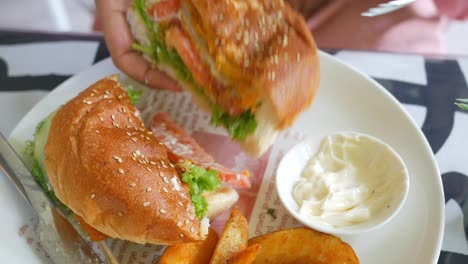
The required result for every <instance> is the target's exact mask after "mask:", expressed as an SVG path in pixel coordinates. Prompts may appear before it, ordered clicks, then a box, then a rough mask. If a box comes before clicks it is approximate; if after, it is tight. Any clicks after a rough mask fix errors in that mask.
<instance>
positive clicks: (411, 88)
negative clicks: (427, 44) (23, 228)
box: [0, 31, 468, 264]
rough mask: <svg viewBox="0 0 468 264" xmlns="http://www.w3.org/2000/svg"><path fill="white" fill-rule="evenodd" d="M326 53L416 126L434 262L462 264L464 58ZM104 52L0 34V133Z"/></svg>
mask: <svg viewBox="0 0 468 264" xmlns="http://www.w3.org/2000/svg"><path fill="white" fill-rule="evenodd" d="M330 53H332V54H333V55H334V56H335V57H337V58H339V59H340V60H343V61H345V62H347V63H349V64H351V65H353V66H355V67H356V68H358V69H360V70H361V71H363V72H365V73H367V74H369V75H370V76H371V77H373V78H374V79H376V80H377V81H378V82H379V83H380V84H382V85H383V86H384V87H385V88H386V89H388V91H390V92H391V93H392V94H393V95H394V96H395V97H396V98H397V99H398V100H399V101H400V102H401V103H402V104H403V106H404V108H405V109H406V110H407V111H408V112H409V113H410V115H411V116H412V118H413V119H414V120H415V121H416V123H417V124H418V125H419V126H420V127H421V129H422V131H423V132H424V134H425V136H426V137H427V139H428V141H429V143H430V145H431V147H432V150H433V152H434V154H435V157H436V159H437V162H438V165H439V167H440V170H441V177H442V181H443V184H444V192H445V203H446V208H445V234H444V239H443V244H442V252H441V255H440V258H439V263H444V264H453V263H459V264H461V263H468V241H467V238H466V237H467V233H468V203H467V202H466V201H467V199H468V197H467V194H468V158H467V155H466V153H468V112H467V111H463V110H460V109H458V108H457V107H456V106H455V105H454V104H453V103H454V101H455V98H460V97H464V98H468V85H467V83H468V58H467V57H459V58H437V59H435V58H424V57H422V56H418V55H409V54H406V55H405V54H388V53H375V52H362V51H359V52H358V51H348V50H340V51H332V52H330ZM51 54H52V55H51ZM108 56H109V53H108V51H107V49H106V46H105V43H104V41H103V39H102V37H101V36H80V35H64V34H61V35H56V34H41V33H27V32H12V31H0V131H1V132H2V133H4V134H6V135H8V134H9V133H10V132H11V130H12V129H13V128H14V126H15V125H16V123H17V122H18V121H19V120H20V119H21V117H22V116H23V115H24V114H26V112H27V111H28V110H29V109H30V108H31V107H32V106H33V105H34V104H35V103H37V102H38V101H39V100H40V99H41V98H42V97H43V96H45V95H46V94H47V93H48V92H49V91H50V90H52V89H53V88H54V87H56V86H57V85H58V84H60V83H61V82H63V81H64V80H66V79H67V78H69V77H71V76H72V75H74V74H76V73H78V72H80V71H82V70H84V69H86V68H88V67H90V66H91V65H93V64H94V63H96V62H98V61H100V60H102V59H104V58H107V57H108Z"/></svg>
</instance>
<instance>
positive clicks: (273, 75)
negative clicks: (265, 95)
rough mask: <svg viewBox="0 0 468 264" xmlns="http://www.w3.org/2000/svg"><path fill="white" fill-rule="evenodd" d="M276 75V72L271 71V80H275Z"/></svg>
mask: <svg viewBox="0 0 468 264" xmlns="http://www.w3.org/2000/svg"><path fill="white" fill-rule="evenodd" d="M275 77H276V74H275V72H271V80H272V81H274V80H275Z"/></svg>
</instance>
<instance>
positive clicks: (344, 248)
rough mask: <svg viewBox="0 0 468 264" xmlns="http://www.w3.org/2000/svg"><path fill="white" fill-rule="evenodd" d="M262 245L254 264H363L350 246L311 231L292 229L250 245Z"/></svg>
mask: <svg viewBox="0 0 468 264" xmlns="http://www.w3.org/2000/svg"><path fill="white" fill-rule="evenodd" d="M254 244H259V245H260V246H261V248H260V251H259V252H258V254H257V257H256V258H255V261H254V262H253V263H272V264H275V263H284V264H288V263H314V264H322V263H323V264H333V263H340V264H343V263H346V264H353V263H359V260H358V258H357V256H356V254H355V253H354V250H353V249H352V248H351V246H350V245H348V244H347V243H345V242H343V241H342V240H341V239H340V238H339V237H336V236H333V235H328V234H324V233H321V232H318V231H315V230H312V229H309V228H292V229H286V230H281V231H277V232H273V233H269V234H266V235H263V236H259V237H254V238H252V239H250V240H249V245H254Z"/></svg>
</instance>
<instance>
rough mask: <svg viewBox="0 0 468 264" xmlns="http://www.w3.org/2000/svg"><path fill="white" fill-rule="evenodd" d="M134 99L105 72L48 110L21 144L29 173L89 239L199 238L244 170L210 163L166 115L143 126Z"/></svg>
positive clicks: (229, 200) (232, 197) (230, 199)
mask: <svg viewBox="0 0 468 264" xmlns="http://www.w3.org/2000/svg"><path fill="white" fill-rule="evenodd" d="M130 92H131V91H130ZM133 95H134V93H133ZM132 97H134V96H129V94H128V91H127V90H126V89H125V88H124V86H123V85H122V84H121V83H120V82H119V80H118V76H117V75H115V76H109V77H106V78H104V79H102V80H100V81H98V82H97V83H95V84H93V85H92V86H90V87H89V88H87V89H86V90H84V91H83V92H81V93H80V94H79V95H78V96H77V97H75V98H73V99H72V100H70V101H69V102H68V103H66V104H65V105H63V106H61V107H60V108H59V109H57V110H56V111H55V112H53V113H52V114H50V115H49V116H48V117H47V118H46V119H45V120H44V121H43V122H41V123H40V125H39V126H38V128H37V130H36V133H35V140H34V141H33V142H31V143H30V144H29V145H28V147H27V151H26V153H27V155H28V156H29V157H31V159H32V162H33V164H32V172H33V175H34V177H35V179H36V180H37V182H38V183H39V184H40V186H41V187H42V188H43V189H44V191H45V192H46V193H47V194H48V195H49V197H51V199H52V200H53V201H54V202H55V203H56V204H57V205H58V206H59V207H60V208H61V209H62V212H66V213H68V214H73V215H74V216H75V217H76V218H77V219H78V220H79V222H80V223H81V225H82V227H83V228H84V229H85V230H87V231H88V234H89V235H90V237H91V239H93V240H102V239H105V238H107V237H112V238H119V239H124V240H129V241H132V242H137V243H149V244H161V245H163V244H177V243H185V242H192V241H199V240H203V239H204V238H205V235H206V234H207V232H208V227H209V218H213V217H215V216H216V215H218V214H220V213H222V212H223V211H225V210H227V209H229V208H230V207H231V206H232V205H233V204H234V203H235V202H236V201H237V199H238V194H237V192H236V191H235V190H234V189H233V188H232V186H235V185H236V184H237V182H239V181H234V180H233V178H238V179H241V178H245V177H247V176H248V175H247V173H245V172H243V173H234V172H231V171H229V170H228V169H227V168H225V167H223V166H222V165H220V164H217V163H215V162H214V160H213V159H212V157H211V156H210V155H209V154H207V153H206V152H205V151H204V150H203V149H202V148H201V147H200V146H199V145H198V144H197V143H196V142H195V140H194V139H192V138H191V137H190V135H189V134H188V133H186V132H185V131H183V130H182V129H181V128H179V127H178V126H177V125H176V124H175V123H173V122H172V121H171V120H170V119H169V118H168V115H167V114H164V113H159V114H157V115H156V116H155V118H154V119H153V121H152V124H153V125H152V126H153V129H152V131H150V130H148V129H146V127H145V125H144V123H143V121H142V120H141V117H140V112H139V111H138V109H136V108H135V107H134V106H133V104H132V102H131V99H132ZM168 138H171V140H170V141H168ZM176 143H177V144H176ZM181 148H183V149H184V150H186V151H185V152H181V151H180V149H181ZM222 180H226V182H227V183H223V182H222ZM242 184H243V186H244V187H249V186H250V185H249V182H248V178H245V179H244V181H243V183H242Z"/></svg>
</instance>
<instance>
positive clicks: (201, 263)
mask: <svg viewBox="0 0 468 264" xmlns="http://www.w3.org/2000/svg"><path fill="white" fill-rule="evenodd" d="M217 242H218V235H217V234H216V232H215V231H214V230H213V229H211V228H210V230H209V231H208V235H207V237H206V239H205V240H204V241H201V242H195V243H187V244H178V245H172V246H168V247H167V249H166V250H165V251H164V254H163V255H162V256H161V259H160V260H159V264H171V263H179V264H206V263H208V262H209V261H210V258H211V255H212V253H213V250H214V249H215V247H216V244H217Z"/></svg>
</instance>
